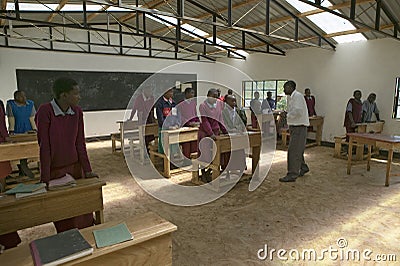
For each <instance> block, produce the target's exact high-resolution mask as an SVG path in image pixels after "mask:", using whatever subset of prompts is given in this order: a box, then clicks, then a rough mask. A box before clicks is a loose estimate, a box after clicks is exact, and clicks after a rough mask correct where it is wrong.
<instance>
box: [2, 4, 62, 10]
mask: <svg viewBox="0 0 400 266" xmlns="http://www.w3.org/2000/svg"><path fill="white" fill-rule="evenodd" d="M57 6H58V4H47V5H46V6H44V5H41V4H28V3H19V10H20V11H49V10H55V9H56V8H57ZM6 9H7V10H13V11H15V4H14V3H7V7H6Z"/></svg>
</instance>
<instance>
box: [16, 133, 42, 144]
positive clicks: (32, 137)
mask: <svg viewBox="0 0 400 266" xmlns="http://www.w3.org/2000/svg"><path fill="white" fill-rule="evenodd" d="M10 140H11V141H12V142H24V141H36V142H37V134H36V133H24V134H14V135H10Z"/></svg>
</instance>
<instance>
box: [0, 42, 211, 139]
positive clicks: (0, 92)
mask: <svg viewBox="0 0 400 266" xmlns="http://www.w3.org/2000/svg"><path fill="white" fill-rule="evenodd" d="M213 65H214V64H213V63H201V62H191V63H186V62H182V61H175V60H159V59H147V58H138V57H123V56H110V55H90V54H76V53H64V52H49V51H33V50H24V49H8V48H1V49H0V80H1V85H0V86H1V89H0V99H2V100H3V101H6V100H7V99H10V98H12V95H13V92H14V91H15V90H17V78H16V71H15V70H16V69H46V70H78V71H85V70H86V71H116V72H118V71H121V72H150V73H151V72H157V71H160V70H162V69H164V68H166V67H168V68H167V69H166V70H165V72H168V73H195V74H197V77H198V79H199V80H212V79H213V77H214V72H213ZM43 89H44V90H48V89H50V88H43ZM82 89H84V88H82ZM198 89H199V94H200V95H204V92H205V91H206V90H207V88H206V87H204V86H203V85H202V84H199V88H198ZM28 97H29V95H28ZM123 118H124V110H120V111H105V112H103V111H102V112H85V130H86V136H88V137H90V136H101V135H108V134H110V132H115V131H117V130H118V126H117V124H116V121H117V120H122V119H123Z"/></svg>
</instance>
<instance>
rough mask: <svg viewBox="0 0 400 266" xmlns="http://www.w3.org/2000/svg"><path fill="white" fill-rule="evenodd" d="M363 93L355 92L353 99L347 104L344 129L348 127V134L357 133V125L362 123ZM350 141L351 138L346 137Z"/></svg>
mask: <svg viewBox="0 0 400 266" xmlns="http://www.w3.org/2000/svg"><path fill="white" fill-rule="evenodd" d="M361 96H362V94H361V91H360V90H355V91H354V92H353V98H351V99H350V100H349V101H348V102H347V106H346V113H345V115H344V127H346V133H352V132H356V124H357V123H361V118H362V102H361ZM346 140H347V141H348V140H349V137H348V136H347V137H346Z"/></svg>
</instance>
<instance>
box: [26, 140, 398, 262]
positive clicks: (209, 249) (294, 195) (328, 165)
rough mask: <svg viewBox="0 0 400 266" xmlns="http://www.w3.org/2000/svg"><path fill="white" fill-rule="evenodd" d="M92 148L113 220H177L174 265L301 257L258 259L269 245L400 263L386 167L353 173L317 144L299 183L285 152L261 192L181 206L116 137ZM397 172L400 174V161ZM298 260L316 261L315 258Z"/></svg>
mask: <svg viewBox="0 0 400 266" xmlns="http://www.w3.org/2000/svg"><path fill="white" fill-rule="evenodd" d="M88 151H89V156H90V159H91V162H92V167H93V169H94V171H95V172H96V173H98V174H99V175H100V176H101V179H103V180H105V181H106V182H107V186H105V187H104V188H103V195H104V216H105V220H106V221H110V220H115V219H129V218H130V217H134V215H135V214H138V213H144V212H147V211H152V212H155V213H157V214H158V215H160V216H161V217H163V218H165V219H167V220H169V221H171V222H172V223H174V224H176V225H177V226H178V231H177V232H175V233H174V234H173V264H174V265H265V264H269V265H270V264H273V265H274V264H276V265H280V264H282V263H289V264H292V263H293V262H294V261H293V260H290V259H289V260H288V261H284V260H280V259H279V258H278V256H277V254H276V253H274V254H273V260H270V258H266V260H260V259H258V256H257V252H258V250H259V249H261V248H263V247H264V245H268V249H269V251H270V250H271V249H276V250H278V249H285V250H287V251H290V250H291V249H297V250H298V251H299V252H300V254H301V253H302V251H303V249H314V250H316V252H317V255H318V256H321V253H322V251H323V249H329V248H330V247H331V250H333V249H337V250H339V252H338V253H335V252H334V251H332V252H333V253H331V256H332V259H330V257H329V253H325V254H324V255H325V259H324V260H320V261H318V260H317V261H316V262H313V264H315V265H321V264H324V265H330V264H331V265H338V264H341V265H349V264H356V262H357V261H350V262H349V261H347V260H346V257H344V259H343V260H340V255H341V253H340V252H342V251H346V250H349V249H352V250H356V249H358V250H359V251H360V252H363V251H364V250H366V249H370V250H371V251H372V254H371V255H370V257H371V259H372V260H373V259H375V255H377V254H396V255H397V263H398V262H399V261H400V193H399V189H400V177H393V178H392V179H391V185H390V187H385V186H384V179H385V169H386V164H383V163H379V162H372V166H371V168H372V169H371V171H370V172H367V171H366V165H365V164H357V165H356V166H353V168H352V175H351V176H348V175H347V174H346V161H345V160H341V159H335V158H333V157H332V154H333V149H332V148H328V147H313V148H308V149H306V153H305V156H306V161H307V163H308V164H309V166H310V172H309V173H308V174H307V175H306V176H304V177H301V178H298V180H297V181H296V182H295V183H280V182H279V181H278V178H279V177H282V176H284V175H285V173H286V152H285V151H282V150H277V151H276V154H275V159H274V163H273V165H272V167H271V170H270V171H269V173H268V176H267V178H266V179H265V181H264V182H263V184H262V185H261V186H260V187H259V188H258V189H257V190H255V191H254V192H249V191H248V183H247V182H240V183H238V184H237V185H236V186H235V187H234V188H233V189H232V190H231V191H230V192H229V193H227V194H226V195H224V196H223V197H222V198H220V199H218V200H216V201H214V202H212V203H209V204H206V205H202V206H197V207H178V206H172V205H169V204H166V203H163V202H160V201H158V200H156V199H154V198H153V197H151V196H149V195H148V194H146V193H145V192H144V191H143V190H142V189H141V188H140V187H139V186H138V185H137V183H136V182H135V180H134V179H133V178H132V176H131V174H130V172H129V170H128V168H127V166H126V163H125V160H124V158H123V157H122V156H121V155H113V154H111V142H110V141H102V142H91V143H88ZM395 162H398V160H395ZM393 171H397V172H400V166H399V164H397V165H394V166H393ZM174 178H175V180H181V179H182V177H179V176H175V177H174ZM19 233H20V235H21V238H22V239H23V242H29V241H31V240H33V239H35V238H38V237H42V236H46V235H50V234H53V233H55V230H54V227H53V225H52V224H46V225H41V226H37V227H34V228H30V229H25V230H21V231H19ZM340 238H344V239H345V240H346V241H347V244H348V246H347V247H346V248H344V249H341V248H339V247H338V244H337V240H338V239H340ZM341 243H343V241H342V242H341ZM294 252H295V251H292V253H291V254H292V255H295V253H294ZM261 255H263V254H261ZM367 255H368V254H367ZM284 256H286V257H288V254H287V253H286V254H284ZM336 256H339V257H338V259H335V257H336ZM300 257H301V256H300ZM361 262H365V261H364V260H363V259H361ZM357 263H358V262H357ZM296 264H302V265H309V264H310V261H308V260H299V261H296Z"/></svg>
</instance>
